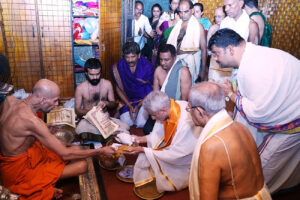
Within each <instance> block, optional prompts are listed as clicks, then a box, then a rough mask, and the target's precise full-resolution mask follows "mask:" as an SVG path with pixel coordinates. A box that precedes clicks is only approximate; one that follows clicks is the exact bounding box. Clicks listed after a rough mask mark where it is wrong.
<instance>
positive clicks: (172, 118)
mask: <svg viewBox="0 0 300 200" xmlns="http://www.w3.org/2000/svg"><path fill="white" fill-rule="evenodd" d="M170 101H171V108H170V115H169V119H168V121H167V120H165V121H164V131H165V139H164V143H163V145H162V146H160V147H158V148H155V150H162V149H164V148H166V147H168V146H170V144H171V143H172V140H173V138H174V136H175V133H176V129H177V125H178V122H179V118H180V113H181V110H180V106H179V104H178V103H176V102H175V101H174V100H173V99H170Z"/></svg>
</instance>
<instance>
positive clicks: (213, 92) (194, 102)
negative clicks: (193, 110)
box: [189, 82, 225, 115]
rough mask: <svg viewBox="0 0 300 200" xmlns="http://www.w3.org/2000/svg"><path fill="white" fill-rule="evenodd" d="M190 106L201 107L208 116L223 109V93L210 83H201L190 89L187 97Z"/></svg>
mask: <svg viewBox="0 0 300 200" xmlns="http://www.w3.org/2000/svg"><path fill="white" fill-rule="evenodd" d="M189 102H190V103H191V106H199V107H202V108H203V109H204V110H205V111H206V112H207V113H208V114H209V115H213V114H215V113H217V112H219V111H221V110H222V109H223V108H225V100H224V92H223V90H222V88H221V87H220V86H218V85H217V84H216V83H212V82H201V83H199V84H196V85H194V86H193V87H192V89H191V91H190V96H189Z"/></svg>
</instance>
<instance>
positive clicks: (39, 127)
mask: <svg viewBox="0 0 300 200" xmlns="http://www.w3.org/2000/svg"><path fill="white" fill-rule="evenodd" d="M59 95H60V89H59V87H58V85H57V84H56V83H54V82H52V81H50V80H47V79H41V80H39V81H38V82H37V83H36V84H35V86H34V88H33V90H32V95H30V96H29V97H27V98H26V99H24V100H18V99H16V98H15V97H13V96H9V97H7V98H6V99H5V101H4V102H3V103H2V105H1V107H0V174H1V183H2V184H3V185H4V187H6V188H8V189H9V190H11V191H12V192H13V193H15V194H18V195H19V196H20V199H31V200H40V199H43V200H44V199H45V200H50V199H52V198H53V196H54V192H55V190H54V185H55V183H56V182H57V181H58V180H59V179H64V178H68V177H72V176H77V175H79V174H82V173H85V172H86V171H87V163H86V161H85V160H83V159H84V158H87V157H90V156H95V155H99V154H108V155H111V154H113V153H114V152H115V151H114V150H113V149H112V148H111V147H103V148H99V149H89V150H81V149H79V148H76V147H74V146H72V147H66V146H65V145H63V143H61V142H60V141H59V140H58V139H57V138H56V137H55V136H54V135H53V134H51V133H50V131H49V129H48V128H47V126H46V124H45V123H44V122H43V121H42V120H41V119H39V118H38V117H37V116H36V114H35V113H36V112H37V111H43V112H49V111H50V110H52V109H53V108H54V107H55V106H57V105H58V99H59ZM66 161H71V162H69V163H67V162H66ZM56 192H57V190H56ZM60 192H61V191H60ZM57 196H60V195H57Z"/></svg>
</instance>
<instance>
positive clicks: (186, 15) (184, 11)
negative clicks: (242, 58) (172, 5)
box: [167, 0, 207, 83]
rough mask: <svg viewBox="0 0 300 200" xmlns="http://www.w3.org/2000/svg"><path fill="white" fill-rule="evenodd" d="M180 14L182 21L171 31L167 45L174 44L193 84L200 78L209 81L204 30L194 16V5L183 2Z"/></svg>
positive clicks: (180, 5)
mask: <svg viewBox="0 0 300 200" xmlns="http://www.w3.org/2000/svg"><path fill="white" fill-rule="evenodd" d="M178 12H179V16H180V18H181V20H179V21H178V22H177V24H176V25H175V26H174V28H173V30H172V31H171V33H170V36H169V38H168V41H167V44H172V45H173V46H174V47H175V48H176V49H177V58H178V59H180V60H182V61H183V62H185V63H186V66H187V67H188V68H189V70H190V73H191V76H192V83H194V82H195V81H196V79H197V78H198V77H199V78H200V79H201V80H204V79H207V69H206V58H207V48H206V34H205V31H204V28H203V26H202V24H201V23H199V22H198V20H197V19H196V18H195V17H194V16H193V3H192V2H191V1H190V0H181V1H180V3H179V7H178ZM200 61H201V62H200Z"/></svg>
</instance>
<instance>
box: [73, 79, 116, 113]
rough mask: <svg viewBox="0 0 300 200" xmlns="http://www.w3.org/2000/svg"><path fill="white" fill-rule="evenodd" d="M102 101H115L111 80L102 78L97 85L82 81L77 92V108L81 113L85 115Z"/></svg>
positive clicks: (77, 111)
mask: <svg viewBox="0 0 300 200" xmlns="http://www.w3.org/2000/svg"><path fill="white" fill-rule="evenodd" d="M100 101H106V102H107V101H115V98H114V93H113V87H112V84H111V82H110V81H108V80H105V79H101V80H100V82H99V84H97V85H96V86H93V85H91V84H90V83H89V82H88V81H85V82H83V83H81V84H80V85H79V86H78V87H77V88H76V92H75V110H76V113H77V114H79V115H85V114H86V113H87V112H88V111H89V110H91V109H92V108H93V107H94V106H97V105H98V104H99V102H100Z"/></svg>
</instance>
